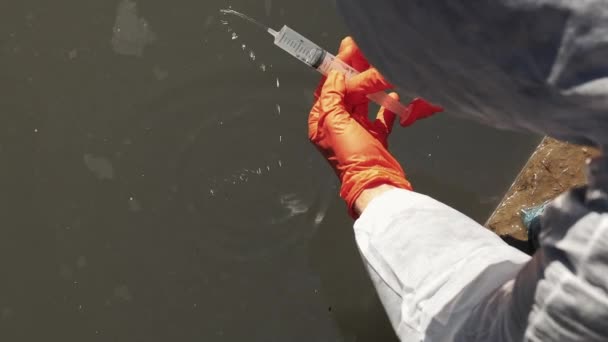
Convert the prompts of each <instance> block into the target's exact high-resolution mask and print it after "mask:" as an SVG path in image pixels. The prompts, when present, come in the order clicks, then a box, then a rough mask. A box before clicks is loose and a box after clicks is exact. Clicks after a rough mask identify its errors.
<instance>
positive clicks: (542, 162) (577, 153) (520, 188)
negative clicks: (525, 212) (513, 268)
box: [486, 138, 599, 241]
mask: <svg viewBox="0 0 608 342" xmlns="http://www.w3.org/2000/svg"><path fill="white" fill-rule="evenodd" d="M597 154H599V152H598V151H597V150H595V149H593V148H589V147H582V146H577V145H571V144H567V143H563V142H560V141H557V140H555V139H552V138H544V139H543V141H542V142H541V143H540V145H539V146H538V148H537V149H536V151H535V152H534V153H533V154H532V156H531V157H530V159H529V160H528V162H527V163H526V165H525V166H524V168H523V170H522V171H521V172H520V174H519V175H518V176H517V178H516V179H515V182H514V183H513V185H512V186H511V188H510V189H509V191H508V192H507V194H506V195H505V197H504V198H503V200H502V202H501V203H500V204H499V205H498V208H497V209H496V210H495V211H494V213H493V214H492V216H490V218H489V219H488V221H487V222H486V227H488V228H489V229H490V230H492V231H494V232H495V233H497V234H498V235H500V236H503V237H505V236H507V237H511V238H514V239H517V240H520V241H526V240H527V239H528V236H527V232H526V229H525V227H524V226H523V223H522V221H521V218H520V216H519V212H520V210H521V209H523V208H528V207H531V206H535V205H538V204H542V203H544V202H545V201H547V200H550V199H553V198H555V197H557V196H558V195H559V194H561V193H563V192H565V191H567V190H568V189H571V188H573V187H575V186H579V185H582V184H585V161H586V160H587V159H588V158H591V157H593V156H595V155H597Z"/></svg>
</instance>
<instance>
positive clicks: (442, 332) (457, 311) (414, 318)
mask: <svg viewBox="0 0 608 342" xmlns="http://www.w3.org/2000/svg"><path fill="white" fill-rule="evenodd" d="M355 237H356V241H357V244H358V246H359V249H360V252H361V254H362V257H363V260H364V262H365V264H366V266H367V268H368V271H369V273H370V277H371V278H372V281H373V282H374V285H375V287H376V289H377V291H378V294H379V296H380V299H381V301H382V303H383V305H384V307H385V309H386V311H387V314H388V316H389V319H390V320H391V323H392V325H393V327H394V328H395V331H396V332H397V335H398V336H399V337H400V338H401V340H402V341H423V340H424V341H448V340H450V339H451V338H453V336H454V335H455V333H456V332H457V331H458V329H459V328H460V327H461V326H462V324H463V322H464V321H465V320H466V318H467V317H468V316H469V314H470V312H471V311H472V309H473V308H474V307H475V306H476V305H477V304H479V303H480V302H481V301H482V300H483V299H484V298H485V297H486V296H488V295H490V294H491V293H492V292H493V291H494V290H496V289H497V288H499V287H500V286H501V285H503V284H505V283H506V282H507V281H508V280H510V279H513V278H515V276H516V274H517V272H518V271H519V270H520V269H521V268H522V267H523V265H524V264H525V263H526V262H527V261H528V260H530V257H529V256H527V255H525V254H523V253H521V252H519V251H518V250H516V249H514V248H512V247H510V246H508V245H507V244H505V243H504V242H503V241H502V240H501V239H500V238H499V237H497V236H496V235H495V234H494V233H492V232H490V231H488V230H487V229H485V228H484V227H482V226H481V225H479V224H477V223H476V222H475V221H473V220H471V219H470V218H468V217H466V216H465V215H463V214H461V213H460V212H458V211H456V210H454V209H452V208H450V207H448V206H446V205H444V204H442V203H440V202H438V201H436V200H434V199H432V198H430V197H428V196H425V195H421V194H418V193H415V192H411V191H406V190H401V189H395V190H391V191H388V192H386V193H384V194H382V195H381V196H378V197H377V198H375V199H374V200H373V201H372V202H371V203H370V205H369V206H368V207H367V209H366V210H365V211H364V212H363V214H362V215H361V217H360V218H359V220H357V222H356V223H355ZM465 289H466V291H465ZM470 293H475V295H474V296H471V295H470Z"/></svg>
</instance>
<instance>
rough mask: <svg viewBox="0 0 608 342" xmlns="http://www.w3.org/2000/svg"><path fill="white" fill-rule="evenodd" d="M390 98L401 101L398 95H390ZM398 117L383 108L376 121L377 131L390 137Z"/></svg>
mask: <svg viewBox="0 0 608 342" xmlns="http://www.w3.org/2000/svg"><path fill="white" fill-rule="evenodd" d="M388 96H390V97H392V98H393V99H395V100H397V101H399V95H398V94H397V93H390V94H389V95H388ZM396 118H397V115H396V114H395V113H393V112H391V111H389V110H388V109H386V108H384V107H382V108H380V111H379V112H378V115H377V116H376V121H374V125H375V128H376V130H378V132H379V133H381V134H382V135H384V136H388V135H389V134H391V132H392V131H393V125H394V124H395V119H396Z"/></svg>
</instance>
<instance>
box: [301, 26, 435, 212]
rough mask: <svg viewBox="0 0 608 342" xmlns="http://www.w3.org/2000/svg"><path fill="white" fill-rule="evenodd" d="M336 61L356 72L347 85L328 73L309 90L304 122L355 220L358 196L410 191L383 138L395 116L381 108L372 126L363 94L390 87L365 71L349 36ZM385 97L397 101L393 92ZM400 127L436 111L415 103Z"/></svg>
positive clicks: (336, 74) (369, 70)
mask: <svg viewBox="0 0 608 342" xmlns="http://www.w3.org/2000/svg"><path fill="white" fill-rule="evenodd" d="M338 58H340V59H342V60H343V61H344V62H346V63H347V64H349V65H351V66H352V67H353V68H355V69H357V70H358V71H360V72H362V73H361V74H359V75H358V76H355V77H353V78H352V79H350V80H349V81H348V82H347V81H346V80H345V77H344V75H343V74H341V73H339V72H332V73H330V75H329V76H328V78H327V79H325V78H324V79H323V80H322V82H321V85H320V86H319V89H317V91H316V92H315V99H316V103H315V105H314V106H313V109H312V111H311V113H310V116H309V119H308V136H309V139H310V140H311V142H312V143H314V144H315V145H316V146H317V148H318V149H319V150H320V151H321V153H322V154H323V155H324V156H325V158H326V159H327V160H328V161H329V163H330V165H331V166H332V167H333V169H334V171H335V172H336V175H337V176H338V178H339V179H340V181H341V182H342V187H341V189H340V196H341V197H342V198H343V199H344V200H345V201H346V204H347V206H348V209H349V213H350V215H351V216H352V217H353V218H356V217H357V213H356V212H355V210H354V204H355V201H356V200H357V198H359V196H360V195H361V193H362V192H363V191H364V190H366V189H370V188H374V187H376V186H380V185H383V184H388V185H392V186H395V187H398V188H403V189H408V190H412V186H411V185H410V183H409V182H408V181H407V179H406V176H405V172H404V171H403V169H402V168H401V166H400V165H399V162H397V160H396V159H395V158H394V157H393V156H392V155H391V154H390V153H389V152H388V143H387V139H388V136H389V134H390V133H391V131H392V127H393V123H394V121H395V114H393V113H391V112H389V111H387V110H385V109H384V108H381V109H380V111H379V112H378V114H377V116H376V120H375V121H374V122H370V120H369V119H368V117H367V115H368V105H369V100H368V99H367V95H368V94H372V93H376V92H378V91H383V90H385V89H388V88H392V86H391V85H390V84H389V83H388V82H387V81H386V80H385V79H384V78H383V77H382V75H380V73H379V72H378V71H377V70H376V69H374V68H370V66H369V63H367V61H366V59H365V58H364V57H363V55H362V54H361V52H360V50H359V49H358V47H357V46H356V44H355V42H354V41H353V40H352V39H351V38H346V39H344V40H343V42H342V45H341V47H340V52H339V54H338ZM390 96H391V97H393V98H395V99H397V100H398V99H399V97H398V95H397V94H395V93H392V94H390ZM409 109H410V110H411V112H412V115H411V116H410V119H408V120H407V121H408V122H407V123H405V124H408V125H409V124H412V123H413V122H414V121H416V120H417V119H419V118H424V117H428V116H430V115H431V114H432V113H435V112H437V111H440V110H441V108H440V107H436V106H433V105H431V104H429V103H427V102H426V101H424V100H419V99H417V100H415V101H414V102H413V103H412V104H411V105H410V107H409Z"/></svg>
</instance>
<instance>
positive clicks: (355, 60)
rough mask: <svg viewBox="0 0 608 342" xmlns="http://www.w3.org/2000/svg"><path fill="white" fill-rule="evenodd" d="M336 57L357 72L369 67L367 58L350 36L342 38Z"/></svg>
mask: <svg viewBox="0 0 608 342" xmlns="http://www.w3.org/2000/svg"><path fill="white" fill-rule="evenodd" d="M337 57H338V58H339V59H341V60H342V61H343V62H344V63H346V64H348V65H350V66H352V67H353V68H354V69H355V70H357V71H359V72H363V71H365V70H367V69H369V67H370V65H369V62H368V61H367V58H365V56H363V53H362V52H361V49H359V46H357V43H355V41H354V40H353V38H352V37H346V38H344V39H343V40H342V42H341V43H340V49H339V50H338V55H337Z"/></svg>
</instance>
